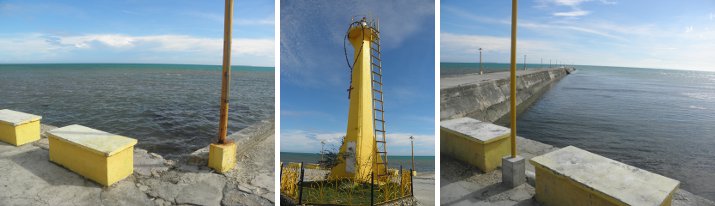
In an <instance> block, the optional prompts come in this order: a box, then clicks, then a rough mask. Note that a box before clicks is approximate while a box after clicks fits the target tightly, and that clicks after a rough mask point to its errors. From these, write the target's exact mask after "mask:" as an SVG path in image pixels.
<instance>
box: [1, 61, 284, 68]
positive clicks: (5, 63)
mask: <svg viewBox="0 0 715 206" xmlns="http://www.w3.org/2000/svg"><path fill="white" fill-rule="evenodd" d="M30 64H147V65H160V64H167V65H192V66H223V65H220V64H194V63H120V62H105V63H100V62H65V63H0V65H30ZM231 66H232V67H233V66H244V67H269V68H275V66H260V65H241V64H236V65H234V64H232V65H231Z"/></svg>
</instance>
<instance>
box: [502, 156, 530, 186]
mask: <svg viewBox="0 0 715 206" xmlns="http://www.w3.org/2000/svg"><path fill="white" fill-rule="evenodd" d="M501 162H502V163H501V165H502V167H501V171H502V176H501V182H502V184H504V185H506V186H507V187H511V188H514V187H517V186H519V185H522V184H524V182H526V161H524V158H523V157H521V156H516V157H514V158H512V157H511V156H506V157H503V158H502V159H501Z"/></svg>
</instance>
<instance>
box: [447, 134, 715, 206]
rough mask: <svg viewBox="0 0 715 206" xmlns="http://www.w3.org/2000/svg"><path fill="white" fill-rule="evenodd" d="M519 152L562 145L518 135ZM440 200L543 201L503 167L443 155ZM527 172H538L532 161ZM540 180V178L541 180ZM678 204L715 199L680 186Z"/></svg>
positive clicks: (704, 205)
mask: <svg viewBox="0 0 715 206" xmlns="http://www.w3.org/2000/svg"><path fill="white" fill-rule="evenodd" d="M516 142H517V151H518V154H519V155H520V156H522V157H524V158H525V159H527V160H529V159H531V158H533V157H535V156H539V155H542V154H546V153H548V152H551V151H555V150H557V149H558V148H557V147H554V146H551V145H548V144H544V143H541V142H537V141H534V140H530V139H526V138H523V137H518V136H517V141H516ZM440 169H441V171H442V172H441V176H440V180H441V181H440V203H441V204H442V205H522V206H528V205H534V206H536V205H539V204H538V203H536V201H535V200H534V198H533V196H534V194H535V188H534V187H533V186H531V185H529V184H522V185H521V186H518V187H516V188H508V187H506V186H504V185H502V184H501V175H502V173H501V170H494V171H492V172H488V173H484V172H481V170H479V169H478V168H476V167H474V166H470V165H468V164H466V163H463V162H461V161H458V160H455V159H453V158H450V157H448V156H445V155H442V157H441V159H440ZM526 170H527V172H532V173H533V172H534V166H533V165H531V164H530V163H529V162H528V161H527V163H526ZM537 181H538V180H537ZM672 205H674V206H676V205H677V206H685V205H690V206H715V202H713V201H711V200H708V199H705V198H702V197H700V196H697V195H694V194H692V193H690V192H688V191H685V190H682V189H679V190H677V191H676V193H675V195H674V196H673V204H672Z"/></svg>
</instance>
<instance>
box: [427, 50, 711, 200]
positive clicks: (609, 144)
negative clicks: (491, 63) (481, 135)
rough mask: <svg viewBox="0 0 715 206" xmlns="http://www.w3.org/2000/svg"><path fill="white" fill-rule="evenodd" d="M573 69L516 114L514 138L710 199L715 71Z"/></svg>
mask: <svg viewBox="0 0 715 206" xmlns="http://www.w3.org/2000/svg"><path fill="white" fill-rule="evenodd" d="M467 64H468V63H467ZM442 65H444V64H442ZM498 66H499V65H498ZM499 67H502V68H508V64H501V66H499ZM575 67H576V69H577V70H576V72H574V73H572V74H571V75H568V76H566V77H564V78H563V79H561V80H560V81H559V82H557V83H556V84H552V86H551V88H550V89H549V90H548V91H547V92H546V93H544V95H543V96H542V97H541V98H540V99H539V100H537V101H536V102H535V103H534V104H533V105H532V106H530V107H529V108H528V109H527V110H526V111H525V112H523V113H522V114H520V115H519V116H518V120H517V134H518V135H519V136H523V137H526V138H529V139H533V140H537V141H540V142H544V143H547V144H551V145H554V146H557V147H565V146H568V145H573V146H576V147H579V148H582V149H585V150H588V151H590V152H594V153H596V154H599V155H602V156H605V157H608V158H611V159H614V160H617V161H620V162H623V163H626V164H629V165H633V166H636V167H639V168H642V169H645V170H648V171H651V172H655V173H658V174H661V175H664V176H667V177H670V178H674V179H677V180H679V181H680V182H681V186H680V188H683V189H685V190H688V191H690V192H692V193H694V194H697V195H700V196H703V197H705V198H708V199H710V200H715V72H703V71H685V70H666V69H648V68H625V67H605V66H579V65H577V66H575ZM472 68H478V64H472ZM533 68H538V65H534V66H533ZM445 70H446V71H445ZM441 71H442V74H445V73H448V74H454V73H458V72H462V73H475V71H476V72H478V69H472V70H471V72H465V70H464V69H461V70H460V71H457V70H455V71H450V69H445V68H444V67H443V68H442V70H441Z"/></svg>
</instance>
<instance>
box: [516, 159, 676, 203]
mask: <svg viewBox="0 0 715 206" xmlns="http://www.w3.org/2000/svg"><path fill="white" fill-rule="evenodd" d="M529 162H530V163H531V164H532V165H534V166H536V181H537V182H536V183H537V184H536V191H537V196H536V199H537V200H538V201H539V202H540V203H544V204H547V205H573V203H589V205H591V204H592V205H602V204H604V205H670V203H671V199H672V194H673V193H674V191H675V190H676V189H677V188H678V185H679V184H680V182H679V181H677V180H674V179H671V178H668V177H665V176H662V175H659V174H655V173H652V172H648V171H645V170H642V169H639V168H637V167H633V166H630V165H626V164H623V163H621V162H618V161H615V160H612V159H608V158H605V157H603V156H600V155H597V154H593V153H590V152H588V151H585V150H582V149H579V148H576V147H573V146H568V147H564V148H561V149H559V150H556V151H554V152H550V153H547V154H544V155H541V156H537V157H534V158H532V159H531V160H530V161H529Z"/></svg>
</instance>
